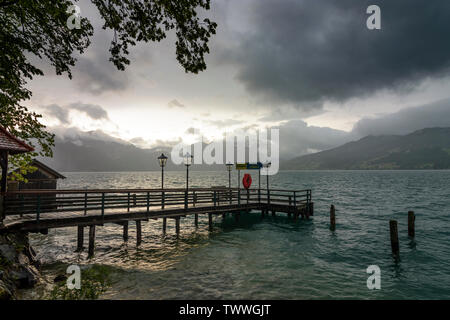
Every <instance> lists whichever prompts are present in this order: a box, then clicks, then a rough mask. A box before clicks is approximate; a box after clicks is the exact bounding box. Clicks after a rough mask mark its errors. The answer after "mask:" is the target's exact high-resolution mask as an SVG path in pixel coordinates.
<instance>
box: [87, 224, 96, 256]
mask: <svg viewBox="0 0 450 320" xmlns="http://www.w3.org/2000/svg"><path fill="white" fill-rule="evenodd" d="M94 249H95V225H90V226H89V250H88V257H89V258H92V257H93V256H94Z"/></svg>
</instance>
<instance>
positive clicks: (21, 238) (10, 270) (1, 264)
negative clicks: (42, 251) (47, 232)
mask: <svg viewBox="0 0 450 320" xmlns="http://www.w3.org/2000/svg"><path fill="white" fill-rule="evenodd" d="M39 268H40V263H39V261H38V259H37V258H36V253H35V252H34V250H33V248H32V247H31V246H30V243H29V241H28V233H19V232H18V233H8V234H1V235H0V300H11V299H16V298H17V290H18V289H25V288H33V287H34V286H35V285H36V284H37V283H38V282H39V281H40V280H41V275H40V272H39Z"/></svg>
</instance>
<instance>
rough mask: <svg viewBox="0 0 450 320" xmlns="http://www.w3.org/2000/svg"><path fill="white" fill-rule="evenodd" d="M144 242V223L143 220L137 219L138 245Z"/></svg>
mask: <svg viewBox="0 0 450 320" xmlns="http://www.w3.org/2000/svg"><path fill="white" fill-rule="evenodd" d="M141 242H142V225H141V220H136V246H138V247H139V246H140V245H141Z"/></svg>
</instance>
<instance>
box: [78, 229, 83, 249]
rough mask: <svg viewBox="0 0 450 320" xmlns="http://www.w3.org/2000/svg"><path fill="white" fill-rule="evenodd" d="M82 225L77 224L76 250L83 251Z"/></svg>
mask: <svg viewBox="0 0 450 320" xmlns="http://www.w3.org/2000/svg"><path fill="white" fill-rule="evenodd" d="M83 244H84V227H82V226H78V239H77V251H83Z"/></svg>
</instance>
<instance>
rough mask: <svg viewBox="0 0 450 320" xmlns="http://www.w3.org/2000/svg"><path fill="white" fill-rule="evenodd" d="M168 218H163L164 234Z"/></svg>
mask: <svg viewBox="0 0 450 320" xmlns="http://www.w3.org/2000/svg"><path fill="white" fill-rule="evenodd" d="M166 228H167V218H163V235H165V234H166Z"/></svg>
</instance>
